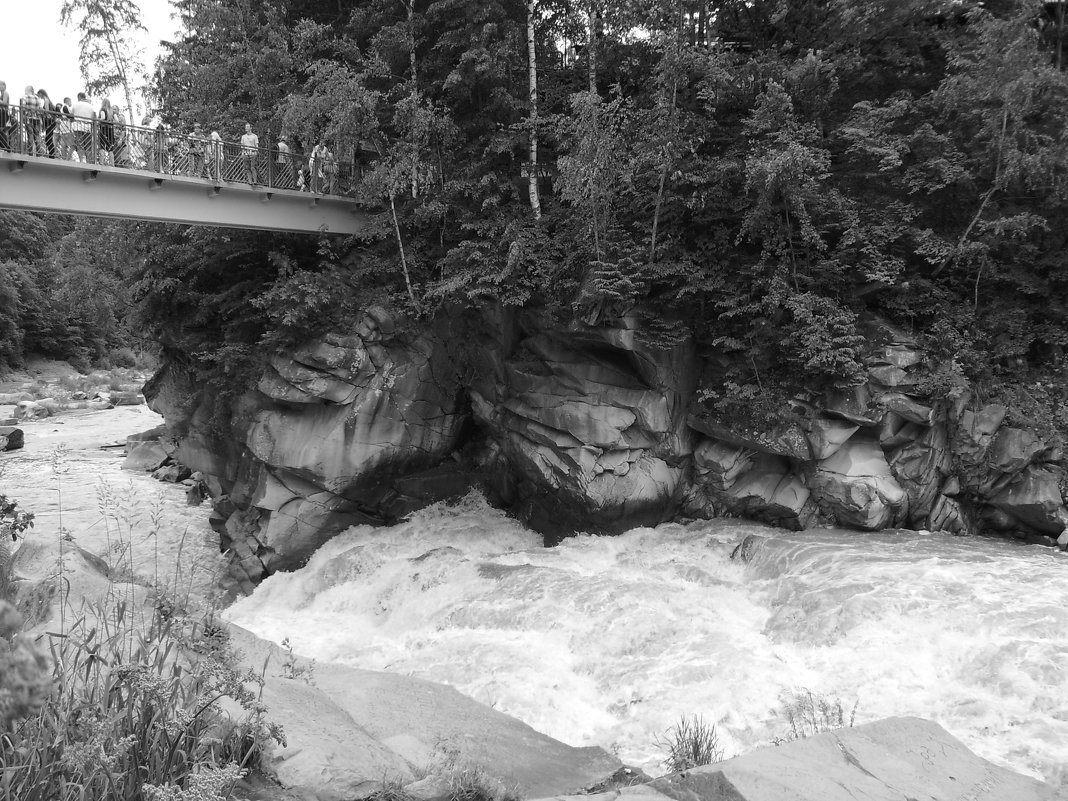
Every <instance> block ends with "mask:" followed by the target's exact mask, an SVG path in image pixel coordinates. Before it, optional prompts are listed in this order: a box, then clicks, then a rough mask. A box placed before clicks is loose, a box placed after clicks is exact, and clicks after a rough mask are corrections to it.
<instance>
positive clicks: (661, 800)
mask: <svg viewBox="0 0 1068 801" xmlns="http://www.w3.org/2000/svg"><path fill="white" fill-rule="evenodd" d="M1056 792H1057V791H1056V790H1055V789H1054V788H1053V787H1052V786H1050V785H1048V784H1045V783H1043V782H1040V781H1038V780H1037V779H1032V778H1030V777H1028V776H1024V775H1022V774H1020V773H1016V772H1014V771H1011V770H1009V769H1007V768H1002V767H998V766H997V765H995V764H993V763H992V762H988V761H987V760H985V759H983V758H981V757H979V756H976V755H975V754H973V753H972V752H971V751H969V750H968V749H967V748H966V747H965V746H964V745H963V744H962V743H961V742H960V741H959V740H957V739H956V738H954V737H953V736H951V735H950V734H949V732H947V731H946V730H945V729H943V728H942V727H941V726H939V725H938V724H937V723H932V722H931V721H928V720H923V719H922V718H912V717H902V718H887V719H885V720H880V721H876V722H874V723H867V724H864V725H862V726H857V727H856V728H852V729H838V730H836V731H830V732H824V733H823V734H818V735H815V736H813V737H809V738H807V739H805V740H796V741H794V742H792V743H786V744H785V745H781V746H778V747H768V748H762V749H760V750H758V751H753V752H752V753H749V754H745V755H743V756H740V757H735V758H734V759H729V760H727V761H726V762H720V763H718V764H715V765H707V766H705V767H701V768H696V769H694V770H690V771H686V772H684V773H675V774H672V775H670V776H665V777H663V778H660V779H657V780H655V781H653V782H650V783H649V784H645V785H640V786H637V787H626V788H622V789H620V790H617V791H613V792H608V793H600V794H598V795H593V796H591V795H585V796H572V797H571V798H572V799H574V801H595V800H596V801H609V800H610V799H616V798H619V799H620V800H621V801H668V799H671V800H672V801H857V799H864V801H1009V799H1011V800H1012V801H1052V799H1055V798H1056ZM558 798H561V797H558Z"/></svg>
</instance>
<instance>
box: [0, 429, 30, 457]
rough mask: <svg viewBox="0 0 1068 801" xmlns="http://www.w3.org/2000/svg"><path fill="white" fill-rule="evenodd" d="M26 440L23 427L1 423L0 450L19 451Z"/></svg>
mask: <svg viewBox="0 0 1068 801" xmlns="http://www.w3.org/2000/svg"><path fill="white" fill-rule="evenodd" d="M25 442H26V435H25V434H24V433H23V431H22V429H21V428H16V427H15V426H3V425H0V451H17V450H19V449H21V448H22V447H23V445H24V444H25Z"/></svg>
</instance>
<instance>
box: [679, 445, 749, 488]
mask: <svg viewBox="0 0 1068 801" xmlns="http://www.w3.org/2000/svg"><path fill="white" fill-rule="evenodd" d="M693 465H694V473H695V475H694V481H695V482H696V483H697V484H706V485H708V486H709V487H711V488H712V489H715V490H720V491H724V490H729V489H730V488H731V487H733V486H734V482H735V481H737V480H738V477H739V476H741V475H742V474H743V473H744V472H746V471H747V470H748V469H749V468H750V467H752V466H753V451H751V450H749V449H748V448H739V447H737V446H734V445H729V444H727V443H726V442H720V441H719V440H715V439H702V440H701V442H700V444H698V446H697V447H696V448H695V449H694V452H693Z"/></svg>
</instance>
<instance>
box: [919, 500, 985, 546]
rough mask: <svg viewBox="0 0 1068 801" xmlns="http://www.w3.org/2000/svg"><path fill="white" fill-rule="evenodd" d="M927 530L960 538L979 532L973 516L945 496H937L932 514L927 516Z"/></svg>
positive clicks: (932, 507) (932, 505) (932, 506)
mask: <svg viewBox="0 0 1068 801" xmlns="http://www.w3.org/2000/svg"><path fill="white" fill-rule="evenodd" d="M926 528H927V529H928V530H929V531H947V532H949V533H950V534H956V535H958V536H965V535H971V534H975V533H976V532H977V528H976V526H975V524H974V523H973V521H972V519H971V516H970V515H968V514H967V513H966V512H965V511H964V508H963V507H962V506H961V505H960V503H959V502H957V501H956V500H954V499H953V498H947V497H946V496H945V495H937V496H935V499H934V502H933V503H932V504H931V513H930V514H929V515H928V516H927V525H926Z"/></svg>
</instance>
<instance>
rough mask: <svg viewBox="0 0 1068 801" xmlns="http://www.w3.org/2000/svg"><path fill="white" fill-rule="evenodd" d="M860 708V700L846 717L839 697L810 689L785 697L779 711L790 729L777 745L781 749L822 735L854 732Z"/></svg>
mask: <svg viewBox="0 0 1068 801" xmlns="http://www.w3.org/2000/svg"><path fill="white" fill-rule="evenodd" d="M859 705H860V700H859V699H858V700H857V701H855V702H854V703H853V707H852V708H851V709H850V711H849V714H848V715H846V711H845V707H843V706H842V700H841V699H840V698H838V697H837V696H835V697H833V698H832V697H831V696H828V695H822V694H819V693H814V692H812V690H808V689H800V690H794V691H793V692H792V693H789V694H788V695H786V696H784V697H783V700H782V707H781V708H780V710H779V714H780V715H781V716H782V717H783V718H785V719H786V722H787V723H788V724H789V726H790V728H789V729H788V730H787V732H786V733H785V734H784V735H782V736H780V737H776V738H775V740H774V743H775V744H776V745H781V744H782V743H789V742H792V741H794V740H803V739H805V738H806V737H811V736H812V735H814V734H819V733H820V732H825V731H832V730H833V729H844V728H846V727H850V728H852V726H853V723H854V721H855V720H856V718H857V707H858V706H859Z"/></svg>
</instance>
